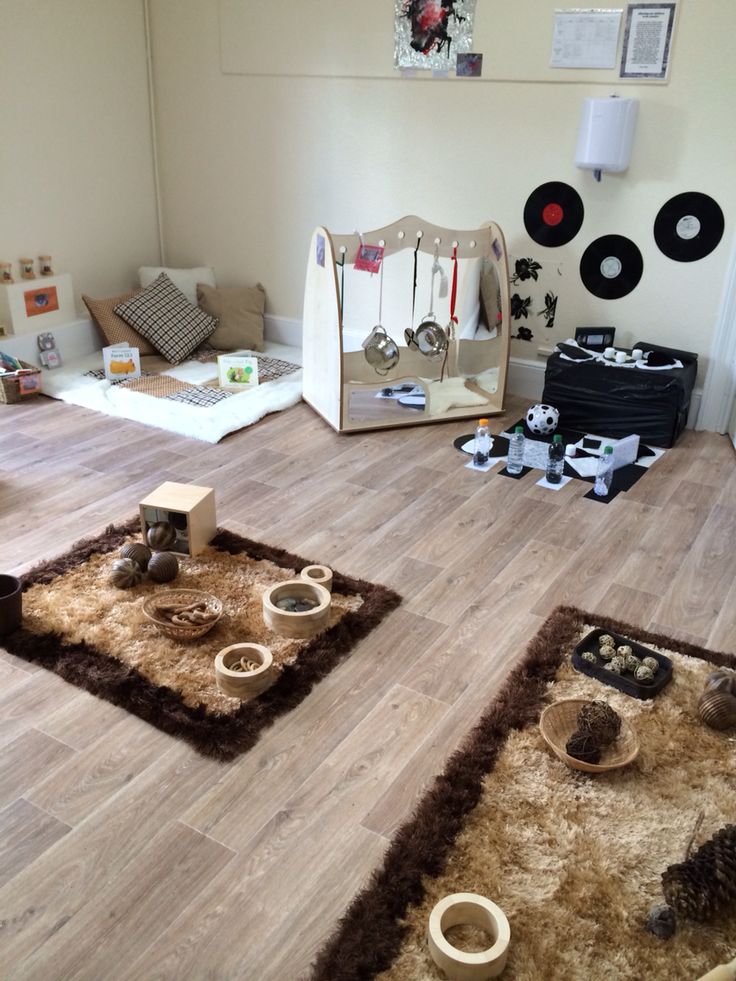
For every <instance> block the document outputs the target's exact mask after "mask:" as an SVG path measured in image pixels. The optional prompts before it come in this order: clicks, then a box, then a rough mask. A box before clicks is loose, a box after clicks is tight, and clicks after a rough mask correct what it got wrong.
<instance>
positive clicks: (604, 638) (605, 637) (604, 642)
mask: <svg viewBox="0 0 736 981" xmlns="http://www.w3.org/2000/svg"><path fill="white" fill-rule="evenodd" d="M598 645H599V646H600V647H615V646H616V641H615V640H614V639H613V637H612V636H611V635H610V634H601V635H600V637H599V638H598Z"/></svg>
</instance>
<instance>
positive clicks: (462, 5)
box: [394, 0, 475, 74]
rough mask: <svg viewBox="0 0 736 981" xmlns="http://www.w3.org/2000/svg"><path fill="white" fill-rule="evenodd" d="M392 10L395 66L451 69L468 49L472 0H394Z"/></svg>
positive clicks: (472, 11) (473, 0) (473, 15)
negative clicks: (393, 15)
mask: <svg viewBox="0 0 736 981" xmlns="http://www.w3.org/2000/svg"><path fill="white" fill-rule="evenodd" d="M394 9H395V21H394V67H395V68H399V69H402V68H424V69H428V70H430V71H451V70H452V69H453V68H456V62H457V58H458V55H460V54H467V53H469V52H470V49H471V48H472V46H473V21H474V19H475V0H441V2H439V0H394ZM458 74H459V72H458Z"/></svg>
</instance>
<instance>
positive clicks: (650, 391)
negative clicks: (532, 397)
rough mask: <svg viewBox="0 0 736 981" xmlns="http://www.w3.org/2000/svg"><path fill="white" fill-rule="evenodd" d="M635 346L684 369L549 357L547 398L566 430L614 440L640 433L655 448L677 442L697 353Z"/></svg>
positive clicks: (695, 370) (561, 425)
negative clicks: (676, 360) (653, 368)
mask: <svg viewBox="0 0 736 981" xmlns="http://www.w3.org/2000/svg"><path fill="white" fill-rule="evenodd" d="M634 347H638V348H640V349H641V350H642V351H656V352H658V353H660V354H662V355H669V356H670V357H671V358H673V359H674V358H677V359H679V360H680V361H681V362H682V364H683V367H682V368H661V369H659V370H657V371H647V370H644V369H641V368H623V367H622V368H614V367H612V366H609V365H605V364H601V363H600V362H598V361H585V362H582V363H581V362H573V361H568V360H566V359H564V358H562V357H561V356H560V355H559V354H557V353H556V354H552V355H551V356H550V357H549V359H548V361H547V369H546V371H545V373H544V394H543V396H542V401H543V402H545V403H546V404H548V405H554V406H555V408H557V409H558V410H559V413H560V427H561V428H563V429H576V430H578V431H579V432H582V433H595V434H596V435H599V436H611V437H612V438H613V439H622V438H623V437H624V436H630V435H631V434H632V433H636V434H637V435H638V436H640V437H641V441H642V442H643V443H649V444H650V445H652V446H664V447H667V446H673V445H674V443H675V440H676V439H677V437H678V436H679V435H680V433H681V432H682V430H683V429H684V428H685V423H686V422H687V415H688V411H689V409H690V396H691V395H692V391H693V386H694V384H695V376H696V375H697V372H698V356H697V354H691V353H689V352H687V351H675V350H673V349H672V348H665V347H658V346H657V345H656V344H647V343H645V342H643V341H640V342H638V343H637V344H635V345H634Z"/></svg>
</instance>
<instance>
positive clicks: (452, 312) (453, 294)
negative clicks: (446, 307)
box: [450, 246, 457, 324]
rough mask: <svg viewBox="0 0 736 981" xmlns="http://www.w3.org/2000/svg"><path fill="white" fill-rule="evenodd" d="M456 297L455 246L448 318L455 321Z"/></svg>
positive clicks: (455, 249) (455, 248)
mask: <svg viewBox="0 0 736 981" xmlns="http://www.w3.org/2000/svg"><path fill="white" fill-rule="evenodd" d="M456 299H457V246H455V247H454V248H453V250H452V292H451V293H450V320H451V321H452V323H453V324H456V323H457V317H456V316H455V300H456Z"/></svg>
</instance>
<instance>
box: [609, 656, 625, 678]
mask: <svg viewBox="0 0 736 981" xmlns="http://www.w3.org/2000/svg"><path fill="white" fill-rule="evenodd" d="M606 667H607V668H608V670H609V671H613V673H614V674H621V672H622V671H623V670H624V662H623V658H620V657H612V658H611V660H610V661H609V662H608V664H607V665H606Z"/></svg>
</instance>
